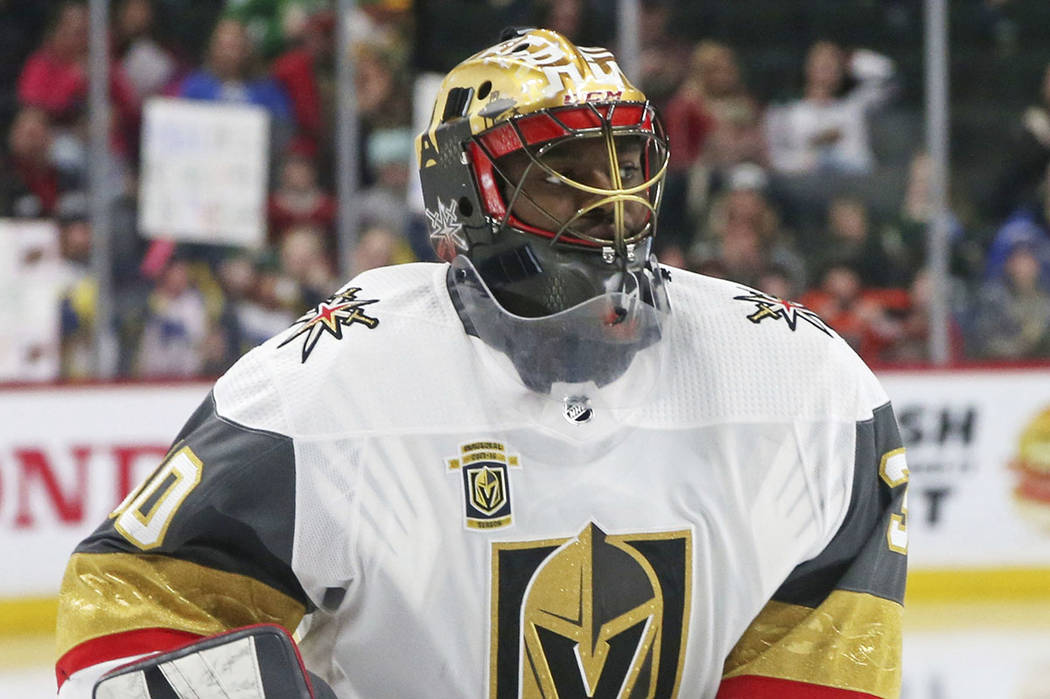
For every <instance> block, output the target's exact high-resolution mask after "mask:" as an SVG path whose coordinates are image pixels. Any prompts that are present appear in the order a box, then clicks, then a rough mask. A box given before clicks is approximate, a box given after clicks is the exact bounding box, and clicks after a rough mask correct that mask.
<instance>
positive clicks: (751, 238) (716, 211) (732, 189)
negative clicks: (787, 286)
mask: <svg viewBox="0 0 1050 699" xmlns="http://www.w3.org/2000/svg"><path fill="white" fill-rule="evenodd" d="M766 186H767V179H766V174H765V172H764V171H763V170H762V168H760V167H758V166H757V165H752V164H743V165H739V166H737V167H736V168H734V170H733V172H732V174H731V175H730V177H729V182H728V191H726V192H725V193H723V194H722V195H720V196H719V197H718V198H716V200H715V201H714V203H713V204H712V206H711V211H710V214H709V215H708V218H707V221H706V223H705V225H704V226H703V227H702V229H701V232H700V234H699V235H698V239H697V240H696V242H695V243H694V244H693V246H692V247H691V249H690V251H689V256H688V261H689V266H690V267H691V268H692V269H698V268H701V267H702V266H703V265H705V264H707V263H708V262H709V261H710V260H711V259H712V258H714V259H718V260H719V262H720V263H721V266H723V267H724V269H725V272H726V278H728V279H732V280H734V281H738V282H741V283H743V284H748V285H751V286H754V285H755V284H756V283H757V280H758V279H759V277H761V275H762V274H763V273H764V272H765V270H766V269H767V267H769V266H770V265H776V266H778V267H780V268H781V269H783V270H786V271H787V273H788V274H789V275H790V276H791V279H792V283H793V284H794V285H795V288H799V289H801V288H805V284H806V266H805V262H804V261H803V259H802V257H801V256H800V255H799V254H798V251H797V250H796V249H795V245H794V242H793V240H792V239H791V237H790V235H789V234H788V232H787V231H785V230H783V229H782V228H781V225H780V217H779V215H778V213H777V210H776V208H775V207H774V206H773V204H772V202H771V201H770V200H769V198H768V196H767V194H766Z"/></svg>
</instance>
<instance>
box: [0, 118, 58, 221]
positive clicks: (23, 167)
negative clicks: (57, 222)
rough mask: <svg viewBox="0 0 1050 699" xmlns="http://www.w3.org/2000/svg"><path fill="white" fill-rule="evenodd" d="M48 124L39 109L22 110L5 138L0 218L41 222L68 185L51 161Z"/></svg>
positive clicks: (0, 182) (0, 177) (49, 122)
mask: <svg viewBox="0 0 1050 699" xmlns="http://www.w3.org/2000/svg"><path fill="white" fill-rule="evenodd" d="M51 144H52V132H51V120H50V119H49V118H48V116H47V112H45V111H44V110H43V109H40V108H39V107H23V108H22V109H20V110H19V112H18V114H17V115H15V119H14V122H13V123H12V124H11V130H10V131H9V132H8V134H7V153H6V155H5V157H4V158H2V159H0V163H2V167H0V216H12V217H16V218H44V217H47V216H50V215H52V214H53V213H54V211H55V206H56V205H57V204H58V198H59V195H60V194H61V192H62V190H63V189H67V188H68V185H69V183H68V182H64V181H63V179H64V178H63V177H62V173H61V172H60V171H59V170H58V168H56V167H55V166H54V163H53V162H52V160H51Z"/></svg>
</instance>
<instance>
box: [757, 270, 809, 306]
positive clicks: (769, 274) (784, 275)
mask: <svg viewBox="0 0 1050 699" xmlns="http://www.w3.org/2000/svg"><path fill="white" fill-rule="evenodd" d="M755 288H756V289H758V290H759V291H761V292H763V293H765V294H769V295H770V296H773V297H775V298H778V299H783V300H785V301H794V300H795V299H797V298H798V297H799V295H800V294H801V291H802V290H801V289H799V288H798V286H797V285H796V284H795V281H794V280H793V279H792V277H791V273H790V272H788V270H786V269H784V268H783V267H781V266H780V265H776V264H771V265H767V266H766V268H765V269H764V270H762V274H760V275H759V276H758V279H757V280H756V281H755Z"/></svg>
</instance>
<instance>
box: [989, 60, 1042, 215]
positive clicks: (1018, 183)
mask: <svg viewBox="0 0 1050 699" xmlns="http://www.w3.org/2000/svg"><path fill="white" fill-rule="evenodd" d="M999 155H1000V158H999V160H1000V163H999V164H998V173H997V175H996V176H995V178H994V179H993V180H992V184H991V187H990V188H989V191H988V192H987V193H986V197H987V198H986V201H985V202H984V203H985V210H986V213H987V214H988V215H989V216H991V217H994V218H997V219H1002V218H1005V217H1006V216H1008V215H1009V214H1010V213H1011V212H1013V211H1015V210H1016V209H1018V208H1019V207H1022V206H1024V205H1026V204H1031V203H1032V202H1034V201H1036V200H1038V199H1039V198H1040V194H1041V192H1040V190H1041V188H1042V184H1043V182H1044V180H1045V178H1046V176H1047V170H1048V168H1050V64H1047V66H1046V68H1045V69H1044V70H1043V76H1042V83H1041V85H1040V90H1039V99H1038V101H1037V102H1036V103H1035V104H1032V105H1030V106H1029V107H1027V108H1026V109H1025V110H1024V111H1023V112H1022V113H1021V116H1020V118H1019V119H1018V120H1017V121H1016V122H1015V123H1014V124H1013V125H1012V127H1011V132H1010V138H1009V141H1008V142H1007V144H1006V147H1005V148H1004V149H1003V151H1002V152H1001V153H1000V154H999Z"/></svg>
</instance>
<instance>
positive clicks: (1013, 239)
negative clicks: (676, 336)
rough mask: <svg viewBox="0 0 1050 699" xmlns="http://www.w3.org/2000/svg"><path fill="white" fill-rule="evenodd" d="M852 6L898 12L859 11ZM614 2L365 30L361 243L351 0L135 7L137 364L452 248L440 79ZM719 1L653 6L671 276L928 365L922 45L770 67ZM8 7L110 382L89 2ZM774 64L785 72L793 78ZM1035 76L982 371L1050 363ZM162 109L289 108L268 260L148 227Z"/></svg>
mask: <svg viewBox="0 0 1050 699" xmlns="http://www.w3.org/2000/svg"><path fill="white" fill-rule="evenodd" d="M851 4H857V5H858V6H860V5H863V6H864V7H866V8H867V9H868V11H869V12H870V11H871V8H872V6H873V3H863V2H858V3H837V4H836V6H840V5H851ZM606 5H609V6H610V7H606ZM614 5H615V3H597V2H588V1H587V0H558V1H557V2H553V1H552V2H549V3H545V2H522V1H520V0H508V1H504V2H494V1H493V2H480V0H479V1H477V2H466V1H465V0H459V1H456V0H416V2H414V3H413V2H410V1H409V0H373V1H372V2H367V1H365V2H359V3H358V6H359V7H358V10H357V11H356V14H355V15H354V17H353V18H352V25H351V36H352V39H353V51H354V58H355V64H356V76H355V98H356V102H357V106H358V111H359V114H360V118H361V129H360V139H361V140H360V149H359V151H360V153H361V154H362V156H363V157H362V159H361V167H360V172H359V173H357V174H358V179H359V180H360V182H361V185H362V187H361V190H360V192H359V193H358V195H357V196H356V197H355V199H354V201H353V202H352V205H353V207H354V211H355V216H356V218H357V220H358V222H359V230H360V236H359V240H358V243H357V246H356V247H355V249H353V250H349V251H346V250H340V249H339V240H338V236H337V208H338V207H337V201H336V198H335V195H334V192H333V190H334V182H335V172H334V167H335V163H334V146H333V143H334V139H335V134H334V129H333V121H334V115H335V105H334V97H335V82H336V75H335V73H336V68H335V62H336V61H337V60H338V57H337V55H336V53H337V52H336V29H337V27H336V23H337V21H338V20H337V16H336V14H335V12H334V10H333V7H332V3H331V2H330V1H328V0H228V1H227V2H211V3H202V2H188V1H187V0H114V2H113V3H112V8H111V10H112V12H111V20H110V33H111V35H110V37H109V46H110V56H111V63H110V67H109V76H110V77H109V79H110V84H109V98H110V106H111V132H110V143H109V147H110V150H111V155H112V158H111V160H112V166H111V167H110V168H109V169H110V172H109V173H108V174H107V177H106V182H105V191H106V193H107V200H108V201H109V202H110V209H111V211H110V224H111V230H110V231H109V237H110V241H111V243H110V247H111V254H112V260H113V268H112V282H113V288H114V296H113V306H114V315H115V322H114V327H113V337H114V341H113V342H114V345H115V351H114V352H113V356H114V362H115V367H114V372H115V373H116V374H117V375H119V376H126V377H191V376H211V375H215V374H218V373H220V372H221V371H223V370H224V369H225V368H226V367H228V366H229V365H230V364H231V363H232V362H233V361H234V360H235V359H236V358H237V357H238V356H240V355H241V354H242V353H243V352H244V351H246V350H247V349H249V348H250V347H252V346H254V345H255V344H258V343H259V342H261V341H262V340H263V339H265V338H267V337H269V336H271V335H273V334H275V333H276V332H278V331H280V330H281V329H283V328H284V327H287V326H288V325H289V324H291V323H292V322H294V320H295V319H296V318H298V317H299V316H300V315H301V314H302V313H303V312H305V311H306V310H308V309H309V308H311V307H312V306H314V305H315V304H317V303H318V302H319V301H321V300H323V299H324V298H325V297H326V296H327V295H328V294H329V293H331V292H332V291H333V290H335V289H336V288H337V287H338V286H340V285H341V283H342V280H341V279H340V278H339V274H340V272H341V271H342V270H345V269H350V270H351V271H352V272H353V273H356V272H360V271H362V270H365V269H368V268H371V267H375V266H380V265H387V264H397V263H402V262H408V261H413V260H431V259H434V258H433V254H432V253H431V252H430V250H429V249H428V246H427V242H426V232H425V226H424V221H423V219H422V217H421V216H420V215H418V214H416V213H414V212H413V211H412V208H411V207H410V206H408V205H407V204H406V195H407V193H408V190H409V188H410V187H411V186H412V185H411V183H412V176H411V175H412V171H413V169H414V168H415V155H414V152H413V145H412V143H413V130H412V119H413V111H412V110H413V104H412V96H413V82H414V79H415V78H416V76H418V75H420V74H422V73H424V72H443V71H444V70H447V69H448V68H450V67H451V65H452V64H454V63H455V62H456V61H458V60H460V59H462V58H463V57H465V56H466V55H468V54H469V53H471V52H473V51H475V50H479V49H481V48H483V47H484V46H486V45H488V44H491V43H492V41H493V39H494V37H496V36H498V32H499V29H500V28H501V25H503V24H519V25H532V26H547V27H550V28H553V29H557V30H558V31H561V32H562V33H564V34H566V35H567V36H569V37H570V38H571V39H573V40H574V41H576V42H577V43H580V44H583V45H587V44H591V43H600V44H605V45H608V46H615V16H614V15H613V14H611V10H612V9H614V8H612V7H611V6H614ZM715 5H716V4H715V3H703V2H697V3H679V2H674V1H673V0H643V2H641V17H640V24H639V27H638V31H639V35H640V38H641V49H642V50H641V56H640V65H639V70H638V73H637V75H636V79H637V82H638V83H639V84H640V87H641V88H642V89H643V90H644V91H645V92H646V93H647V94H648V95H649V96H650V98H651V99H652V100H653V101H654V102H655V103H656V105H657V106H658V108H659V109H660V111H661V113H662V115H663V118H664V120H665V123H666V127H667V130H668V134H669V138H670V140H671V143H672V160H671V163H670V168H669V172H668V179H667V188H666V197H665V201H664V205H663V208H662V212H661V220H660V232H659V235H658V236H657V242H658V255H659V257H660V259H661V261H663V262H665V263H668V264H672V265H675V266H679V267H684V268H687V269H691V270H694V271H697V272H701V273H703V274H708V275H714V276H719V277H724V278H727V279H731V280H734V281H737V282H740V283H741V284H746V285H748V286H752V287H755V288H757V289H759V290H761V291H763V292H766V293H768V294H771V295H773V296H776V297H779V298H785V299H790V300H795V301H799V302H801V303H802V304H804V305H805V306H807V307H808V308H810V309H812V310H814V311H816V312H817V313H819V314H820V315H821V316H822V317H823V318H824V319H825V320H826V321H827V322H828V323H829V324H830V325H831V326H832V327H833V328H834V329H835V330H836V331H837V332H838V333H839V334H840V335H842V336H843V337H844V338H845V339H846V340H847V341H848V342H850V344H851V345H852V346H854V347H855V348H856V349H857V351H858V352H860V354H861V355H862V356H863V357H864V358H865V359H866V360H868V361H869V362H871V363H872V364H875V365H880V364H893V363H909V364H910V363H916V362H922V361H924V360H925V359H926V357H927V339H928V334H929V322H928V318H929V308H930V277H929V274H928V272H927V259H926V243H925V241H926V230H927V227H928V224H929V222H930V215H931V206H930V200H929V195H930V191H929V182H930V171H931V167H930V162H929V158H928V155H927V154H926V153H925V151H924V149H923V140H924V139H923V137H922V134H923V132H922V104H921V99H916V97H915V96H916V94H918V95H921V92H922V86H921V84H919V85H916V84H915V82H916V75H917V74H918V75H920V76H921V71H919V72H918V73H916V70H915V66H914V65H913V62H914V60H915V59H914V54H906V53H905V52H903V51H896V52H895V51H894V47H895V46H899V45H901V43H902V42H904V41H906V39H903V38H902V39H901V41H900V42H898V43H897V44H895V43H894V42H892V41H890V42H887V41H882V42H875V41H873V42H871V45H868V44H865V43H862V42H858V41H856V40H855V39H856V36H855V33H854V35H851V34H850V32H847V31H843V32H842V36H841V37H840V36H837V35H836V33H835V32H834V31H833V27H832V30H825V31H823V32H821V33H820V35H816V32H811V33H813V34H814V35H813V36H805V33H802V32H800V33H798V35H797V36H790V32H788V33H787V35H785V36H784V37H783V42H784V47H783V50H782V51H780V52H779V53H776V54H773V53H770V52H769V51H768V47H766V48H767V50H766V51H765V52H764V53H761V54H759V53H758V52H757V51H756V50H755V49H754V47H753V45H751V44H747V45H744V43H743V42H734V41H733V36H735V35H734V34H733V33H732V32H720V31H718V28H719V27H720V26H723V24H720V23H719V22H718V21H716V20H718V19H719V18H718V17H717V16H715V15H717V12H716V11H715V10H710V12H708V14H707V15H704V13H703V11H702V8H703V7H704V6H707V7H708V8H709V9H710V8H711V7H715ZM800 5H806V6H807V7H809V8H810V9H811V10H813V8H815V7H817V6H818V5H820V3H819V2H816V1H815V0H809V2H808V3H800ZM874 5H878V6H879V9H878V19H879V21H880V22H882V23H883V24H882V25H880V26H881V27H882V29H883V30H884V31H883V32H882V33H881V34H879V33H878V32H875V33H874V34H873V36H876V35H877V36H883V35H885V34H887V33H889V34H893V33H894V32H896V35H897V36H900V37H908V36H910V41H911V42H912V43H913V44H915V48H920V47H921V39H920V38H919V37H921V31H922V25H921V5H922V3H912V2H907V1H906V0H899V1H898V2H887V3H875V4H874ZM683 7H691V8H693V9H692V14H690V15H689V17H691V18H692V19H693V20H695V22H694V23H692V24H690V23H689V22H687V21H684V20H683V19H682V17H680V13H682V12H684V10H683V9H682V8H683ZM698 7H699V8H701V10H697V9H696V8H698ZM982 8H983V10H984V11H983V12H982V13H979V14H977V15H975V16H974V17H975V18H974V20H973V21H974V22H975V23H976V24H977V27H976V28H975V29H974V30H973V31H974V35H975V36H978V37H981V39H982V40H983V41H985V42H986V48H987V50H988V51H989V52H992V53H994V54H995V55H996V56H997V57H998V58H999V60H1001V61H1002V62H1003V63H1004V64H1005V65H1009V64H1010V63H1009V58H1010V52H1011V51H1014V52H1016V51H1017V49H1016V43H1017V34H1018V31H1019V30H1018V28H1017V26H1016V24H1014V23H1012V19H1011V15H1010V12H1009V10H1010V3H1009V2H1004V0H987V1H986V2H984V3H983V4H982ZM817 9H819V8H817ZM0 12H2V13H4V20H3V22H0V24H2V25H3V27H4V29H3V32H2V34H3V35H2V36H0V44H4V49H3V51H4V53H5V55H4V56H3V58H4V59H7V60H2V61H0V65H2V66H3V67H2V70H3V71H4V73H3V75H0V128H2V130H3V134H4V139H3V144H2V146H3V147H2V150H0V218H14V219H29V220H35V219H48V220H51V221H54V222H55V224H56V225H57V227H58V230H59V240H60V254H61V257H62V261H63V265H64V272H63V274H64V276H63V281H62V283H63V291H62V294H61V304H60V309H59V313H58V314H57V316H56V317H57V319H58V320H57V322H59V323H60V324H61V362H60V367H61V369H60V377H61V378H65V379H78V378H89V377H90V376H91V375H92V372H93V370H94V363H93V356H94V355H93V352H94V349H95V348H94V346H93V342H94V337H95V333H94V323H95V322H96V319H95V297H96V294H97V288H96V286H95V281H94V279H93V277H92V272H91V266H90V263H91V251H92V237H93V232H92V230H91V224H90V217H89V215H88V206H87V202H88V198H87V193H88V189H87V181H86V178H87V168H88V145H87V144H88V139H87V131H88V128H87V127H88V121H87V117H88V113H87V109H86V105H87V91H88V83H87V57H88V31H89V28H88V8H87V5H86V3H82V2H63V3H36V2H17V1H14V0H0ZM711 13H714V15H712V14H711ZM457 19H458V20H461V21H457ZM723 19H724V18H723ZM791 19H792V18H786V19H785V21H788V20H791ZM794 19H795V20H797V17H795V18H794ZM705 22H706V24H705ZM705 27H707V28H709V29H710V31H704V28H705ZM792 41H793V42H794V43H791V42H792ZM4 42H6V43H4ZM749 50H751V51H756V52H754V53H751V54H749V53H748V51H749ZM1015 55H1016V54H1015ZM771 56H773V57H775V58H776V61H775V62H774V61H773V59H772V58H771ZM792 61H793V62H792ZM763 68H765V70H763ZM1028 72H1031V70H1029V71H1028ZM1019 73H1023V71H1019ZM769 75H779V76H781V79H780V80H779V81H777V82H776V83H775V84H774V85H773V86H772V87H770V84H771V79H770V78H769V77H768V76H769ZM758 76H765V77H764V78H762V79H760V78H759V77H758ZM1014 80H1015V81H1018V82H1024V81H1027V82H1024V84H1025V85H1026V87H1027V97H1026V98H1025V99H1024V100H1023V101H1018V103H1017V104H1016V106H1015V107H1013V106H1009V105H1007V107H1006V108H1005V109H1004V108H1002V105H1000V110H999V112H997V114H998V116H999V121H998V122H993V123H994V124H995V126H994V128H995V129H996V133H995V134H994V136H995V138H996V143H997V144H999V146H1001V147H996V148H994V149H988V151H987V152H984V153H982V156H983V159H980V158H979V159H978V161H979V162H978V166H977V167H971V168H970V169H971V170H972V171H974V172H977V173H979V176H977V177H974V178H972V183H973V184H974V186H972V187H966V186H964V187H953V194H954V197H953V201H952V212H953V216H952V220H951V224H950V247H951V285H950V294H951V298H950V308H951V311H952V327H951V331H950V338H951V342H950V344H951V352H952V358H953V359H954V360H957V361H961V360H997V361H1023V360H1030V359H1046V358H1050V233H1048V210H1050V196H1048V194H1050V182H1048V178H1047V167H1048V164H1050V53H1048V55H1047V56H1046V57H1044V60H1043V63H1042V66H1041V70H1040V72H1039V74H1038V75H1028V74H1020V75H1017V76H1014ZM759 86H761V87H759ZM965 90H966V86H965V85H963V86H962V91H963V92H965ZM155 96H166V97H183V98H187V99H193V100H208V101H219V102H233V103H249V104H254V105H258V106H260V107H262V108H264V109H265V110H266V111H267V112H268V114H269V115H270V123H271V129H270V153H271V157H270V163H271V173H270V176H269V181H270V184H269V194H268V199H267V205H266V222H267V231H266V245H265V247H264V248H262V249H239V248H235V247H230V246H220V245H210V244H207V243H194V244H187V243H181V242H176V241H173V240H167V239H164V238H163V237H146V236H144V235H143V234H142V233H141V232H140V231H139V230H138V228H137V225H138V223H137V222H138V217H137V207H138V201H137V197H138V178H139V176H140V172H139V165H140V162H141V159H140V153H139V150H140V135H141V129H142V120H143V116H142V115H143V106H144V104H145V103H146V101H147V100H149V99H150V98H151V97H155ZM1004 111H1005V112H1006V113H1005V114H1004ZM972 150H973V148H972V147H971V151H972ZM964 164H965V163H964ZM968 183H971V181H968Z"/></svg>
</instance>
